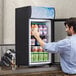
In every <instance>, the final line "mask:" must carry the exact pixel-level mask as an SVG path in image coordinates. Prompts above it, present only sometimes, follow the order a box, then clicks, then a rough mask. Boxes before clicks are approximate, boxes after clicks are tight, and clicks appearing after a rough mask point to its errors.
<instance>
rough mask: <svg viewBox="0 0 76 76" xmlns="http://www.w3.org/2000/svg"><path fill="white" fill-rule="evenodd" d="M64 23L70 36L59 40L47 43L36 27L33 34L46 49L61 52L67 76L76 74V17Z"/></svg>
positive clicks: (63, 67) (61, 62)
mask: <svg viewBox="0 0 76 76" xmlns="http://www.w3.org/2000/svg"><path fill="white" fill-rule="evenodd" d="M64 24H65V27H66V32H67V34H68V36H69V37H67V38H65V39H63V40H60V41H58V42H50V43H45V42H44V41H43V40H42V39H41V38H40V36H39V32H38V31H37V30H35V29H32V35H33V36H34V37H35V38H36V39H37V41H38V42H39V44H40V45H41V46H42V47H43V49H44V50H45V51H47V52H51V53H60V64H61V68H62V71H63V72H64V73H65V74H66V76H76V18H68V19H67V20H66V21H65V23H64Z"/></svg>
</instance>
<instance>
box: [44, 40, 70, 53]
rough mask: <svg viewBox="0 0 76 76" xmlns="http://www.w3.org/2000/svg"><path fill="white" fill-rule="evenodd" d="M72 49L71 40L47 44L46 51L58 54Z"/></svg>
mask: <svg viewBox="0 0 76 76" xmlns="http://www.w3.org/2000/svg"><path fill="white" fill-rule="evenodd" d="M69 47H70V40H69V39H63V40H60V41H58V42H50V43H45V45H44V47H43V48H44V50H45V51H48V52H51V53H57V52H63V51H66V50H68V48H69Z"/></svg>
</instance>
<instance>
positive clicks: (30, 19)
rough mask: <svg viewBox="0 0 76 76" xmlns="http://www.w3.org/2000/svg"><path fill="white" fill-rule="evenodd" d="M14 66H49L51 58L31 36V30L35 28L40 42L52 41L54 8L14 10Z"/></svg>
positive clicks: (29, 7) (33, 7)
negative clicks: (38, 33) (40, 39)
mask: <svg viewBox="0 0 76 76" xmlns="http://www.w3.org/2000/svg"><path fill="white" fill-rule="evenodd" d="M15 15H16V36H15V37H16V65H18V66H20V65H24V66H38V65H43V64H51V63H52V60H53V57H52V54H51V53H48V52H46V51H45V50H43V48H42V47H41V46H40V44H39V43H38V42H37V40H36V39H35V38H34V36H32V35H31V28H32V27H33V26H34V28H37V30H38V31H39V32H40V37H41V38H42V40H44V41H45V42H46V43H47V42H52V41H54V26H53V19H54V18H55V8H53V7H37V6H27V7H20V8H16V13H15Z"/></svg>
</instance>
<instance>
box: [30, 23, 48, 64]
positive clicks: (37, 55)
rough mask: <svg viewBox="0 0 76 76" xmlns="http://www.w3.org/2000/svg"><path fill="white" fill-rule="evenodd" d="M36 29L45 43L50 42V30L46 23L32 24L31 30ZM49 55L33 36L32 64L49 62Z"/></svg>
mask: <svg viewBox="0 0 76 76" xmlns="http://www.w3.org/2000/svg"><path fill="white" fill-rule="evenodd" d="M33 28H34V29H35V30H37V31H38V32H39V33H40V37H41V38H42V40H43V41H44V42H48V28H47V25H46V23H44V22H32V23H31V29H33ZM48 60H49V54H48V53H47V52H45V51H44V50H43V48H42V47H41V46H40V44H39V43H38V42H37V40H36V39H35V38H34V36H33V35H31V62H32V63H36V62H47V61H48Z"/></svg>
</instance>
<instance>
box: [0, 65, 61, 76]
mask: <svg viewBox="0 0 76 76" xmlns="http://www.w3.org/2000/svg"><path fill="white" fill-rule="evenodd" d="M5 68H6V67H5ZM58 70H60V65H58V64H54V65H51V66H49V65H44V66H37V67H26V66H22V67H18V68H16V69H15V70H11V69H8V67H7V69H2V68H0V75H4V74H19V73H34V72H44V71H46V72H47V71H58Z"/></svg>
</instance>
